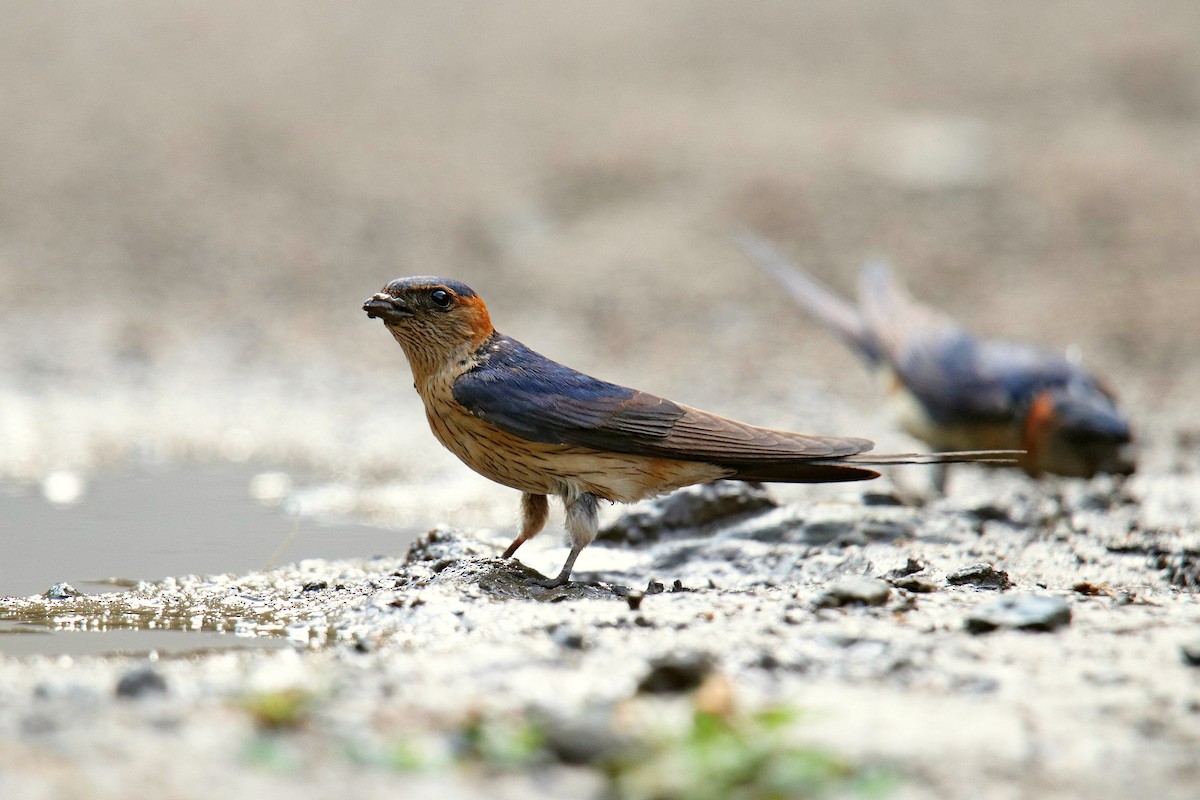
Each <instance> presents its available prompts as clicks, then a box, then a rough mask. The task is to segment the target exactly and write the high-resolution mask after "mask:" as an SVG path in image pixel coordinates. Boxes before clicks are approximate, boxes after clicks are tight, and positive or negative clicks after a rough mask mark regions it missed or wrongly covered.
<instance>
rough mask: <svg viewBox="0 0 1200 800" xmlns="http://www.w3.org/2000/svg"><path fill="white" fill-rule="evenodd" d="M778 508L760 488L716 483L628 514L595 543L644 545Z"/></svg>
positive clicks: (734, 483)
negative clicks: (671, 535)
mask: <svg viewBox="0 0 1200 800" xmlns="http://www.w3.org/2000/svg"><path fill="white" fill-rule="evenodd" d="M777 506H778V503H776V502H775V501H774V500H773V499H771V496H770V495H769V494H768V493H767V490H766V489H765V488H764V487H763V486H761V485H759V484H749V483H742V482H741V481H715V482H713V483H707V484H704V485H701V486H693V487H688V488H685V489H681V490H679V491H677V492H672V493H671V494H669V495H667V496H665V497H661V498H659V499H657V500H654V501H653V502H651V503H649V504H648V505H647V506H646V507H644V508H638V509H634V510H631V511H627V512H626V513H624V514H622V515H621V516H620V517H619V518H618V519H617V520H616V521H615V522H613V523H612V524H611V525H609V526H607V527H605V528H604V529H602V530H601V531H600V535H599V536H598V537H597V541H601V542H623V543H628V544H646V543H649V542H652V541H654V540H656V539H659V538H661V537H662V536H663V535H669V534H670V533H672V532H675V531H688V530H691V531H695V530H697V529H699V528H704V527H706V526H709V525H712V524H713V523H716V522H728V521H730V520H732V519H735V518H740V517H746V516H749V515H752V514H759V513H762V512H763V511H768V510H770V509H772V508H776V507H777Z"/></svg>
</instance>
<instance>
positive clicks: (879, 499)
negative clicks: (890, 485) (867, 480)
mask: <svg viewBox="0 0 1200 800" xmlns="http://www.w3.org/2000/svg"><path fill="white" fill-rule="evenodd" d="M862 501H863V505H865V506H906V505H908V503H906V502H904V498H903V497H901V496H900V494H899V493H898V492H880V491H873V492H863V496H862Z"/></svg>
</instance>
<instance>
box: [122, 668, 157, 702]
mask: <svg viewBox="0 0 1200 800" xmlns="http://www.w3.org/2000/svg"><path fill="white" fill-rule="evenodd" d="M166 691H167V681H166V679H165V678H163V676H162V675H159V674H158V673H157V672H155V671H154V669H153V668H151V667H139V668H138V669H134V670H130V671H129V672H126V673H125V674H124V675H122V676H121V680H119V681H117V697H125V698H131V699H132V698H135V697H146V696H147V695H151V694H165V693H166Z"/></svg>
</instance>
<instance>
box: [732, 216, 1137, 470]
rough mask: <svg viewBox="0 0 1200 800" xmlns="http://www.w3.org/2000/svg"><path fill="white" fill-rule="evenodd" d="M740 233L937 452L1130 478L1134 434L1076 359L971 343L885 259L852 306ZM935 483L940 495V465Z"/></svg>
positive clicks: (870, 269) (866, 272) (869, 273)
mask: <svg viewBox="0 0 1200 800" xmlns="http://www.w3.org/2000/svg"><path fill="white" fill-rule="evenodd" d="M736 238H737V241H738V244H739V245H740V246H741V248H742V249H743V250H744V251H745V252H746V253H747V254H748V255H749V256H750V257H751V258H753V259H754V260H755V261H756V262H757V263H758V264H759V265H760V266H761V267H762V268H763V269H764V270H766V272H767V273H769V274H770V275H771V276H772V277H774V278H775V279H776V280H778V281H779V283H781V284H782V285H783V287H784V288H785V289H786V290H787V291H788V293H790V294H791V296H792V297H793V298H794V299H795V300H796V302H798V303H799V304H800V305H801V306H803V307H804V308H806V309H807V310H808V311H809V312H810V313H812V314H813V315H814V316H816V317H817V318H818V319H819V320H821V322H823V323H825V325H827V326H828V327H829V328H830V329H831V330H832V331H833V332H834V333H835V334H837V336H838V337H840V338H841V339H842V340H843V341H844V342H846V343H847V344H848V345H849V346H850V347H851V348H852V349H853V350H855V351H856V352H857V353H858V354H859V355H861V356H862V357H863V358H865V359H866V360H867V361H869V362H870V363H871V364H872V365H873V366H874V367H876V368H878V369H879V370H880V371H881V372H882V374H883V377H884V378H885V380H886V383H887V386H888V389H889V392H890V393H891V395H892V397H893V398H894V399H895V401H896V405H897V406H898V412H899V417H900V423H901V426H902V427H903V428H904V430H905V431H906V432H908V433H909V434H911V435H912V436H914V437H916V438H918V439H920V440H921V441H923V442H925V443H927V444H928V445H930V446H931V447H933V448H936V449H980V448H998V449H1021V450H1024V451H1025V453H1024V454H1023V455H1021V456H1020V457H1019V459H1018V461H1019V465H1020V466H1021V467H1022V468H1023V469H1024V470H1025V472H1027V473H1028V474H1030V475H1033V476H1038V475H1041V474H1043V473H1052V474H1055V475H1065V476H1071V477H1082V478H1090V477H1092V476H1093V475H1095V474H1096V473H1098V472H1107V473H1114V474H1119V475H1127V474H1130V473H1132V472H1133V471H1134V467H1135V464H1134V460H1133V454H1132V444H1131V443H1132V440H1133V436H1132V434H1131V432H1130V427H1129V422H1128V420H1127V419H1126V418H1125V416H1124V415H1123V414H1122V413H1121V411H1120V410H1119V409H1118V408H1117V404H1116V399H1115V397H1114V396H1113V393H1112V392H1111V391H1110V390H1109V389H1108V387H1106V386H1105V385H1104V384H1103V383H1102V382H1101V381H1100V380H1098V379H1097V378H1096V377H1095V376H1093V375H1091V374H1090V373H1089V372H1087V371H1086V370H1085V369H1083V368H1082V367H1081V366H1079V364H1077V363H1075V362H1074V361H1072V360H1071V359H1068V358H1066V357H1065V356H1061V355H1058V354H1057V353H1053V352H1050V351H1048V350H1043V349H1039V348H1036V347H1031V346H1029V345H1024V344H1018V343H1014V342H1006V341H996V340H990V339H978V338H976V337H974V336H972V335H971V334H970V333H969V332H968V331H967V330H966V329H965V328H963V327H962V326H960V325H958V324H957V323H956V322H954V321H953V320H952V319H950V318H949V317H948V316H945V315H944V314H941V313H939V312H937V311H935V310H933V309H931V308H928V307H926V306H924V305H921V304H920V303H918V302H917V301H916V300H915V299H913V297H912V296H911V295H909V294H908V292H907V291H905V290H904V288H903V287H901V286H899V285H898V284H897V283H896V281H895V280H894V279H893V278H892V274H891V271H890V270H889V269H888V267H887V266H886V265H885V264H882V263H870V264H867V265H866V266H865V267H864V268H863V271H862V274H861V276H860V280H859V302H858V306H857V307H856V306H854V305H853V304H851V303H849V302H847V301H846V300H844V299H842V298H841V297H838V296H837V295H835V294H834V293H833V292H831V291H830V290H828V289H827V288H825V287H824V286H822V285H821V284H820V283H818V282H817V281H816V280H814V279H813V278H811V277H810V276H808V275H806V274H805V273H804V272H802V271H801V270H800V269H799V268H797V267H795V266H794V265H793V264H791V263H790V262H788V261H787V260H786V259H785V258H784V257H783V256H781V255H780V254H779V252H778V251H776V250H775V249H774V248H773V247H772V246H771V245H770V244H769V243H768V242H766V241H765V240H764V239H762V238H761V237H759V236H757V235H754V234H752V233H750V232H747V231H743V232H740V233H739V234H737V236H736ZM936 482H937V484H938V487H939V488H940V489H944V484H945V469H944V468H942V469H940V470H939V473H938V476H937V479H936Z"/></svg>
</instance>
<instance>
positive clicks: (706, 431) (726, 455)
mask: <svg viewBox="0 0 1200 800" xmlns="http://www.w3.org/2000/svg"><path fill="white" fill-rule="evenodd" d="M363 310H364V311H366V312H367V316H368V317H372V318H376V317H377V318H379V319H381V320H383V322H384V324H385V325H386V326H387V328H388V330H389V331H390V332H391V334H392V336H393V337H395V339H396V341H397V342H399V343H400V346H401V347H402V348H403V349H404V354H405V356H406V357H407V358H408V363H409V366H410V367H411V368H412V373H413V378H414V386H415V388H416V390H417V394H419V395H420V396H421V399H422V400H423V401H424V404H425V414H426V417H427V418H428V420H429V425H430V427H431V428H432V429H433V433H434V436H436V437H437V439H438V441H440V442H441V443H442V444H443V445H444V446H445V447H446V448H447V449H448V450H450V452H452V453H454V455H456V456H458V458H459V459H461V460H462V461H463V463H465V464H466V465H467V466H468V467H470V468H471V469H473V470H475V471H476V472H478V473H479V474H481V475H483V476H484V477H486V478H490V479H491V480H493V481H496V482H497V483H500V484H503V485H504V486H509V487H511V488H513V489H517V490H518V491H520V492H522V495H521V511H522V520H521V529H520V532H519V534H518V535H517V537H516V539H514V540H513V542H512V544H510V545H509V546H508V549H507V550H506V551H505V552H504V557H505V558H507V557H509V556H511V555H513V553H515V552H516V550H517V548H518V547H520V546H521V545H522V544H523V543H524V542H526V541H528V540H529V539H531V538H532V537H534V536H535V535H537V533H538V532H539V531H541V529H542V528H543V527H544V526H545V524H546V517H547V514H548V509H549V507H548V503H547V496H548V495H556V496H558V497H559V498H561V499H562V502H563V505H564V507H565V509H566V529H567V533H568V534H569V537H570V541H571V552H570V554H569V555H568V556H567V560H566V563H565V564H564V565H563V568H562V571H561V572H559V574H558V576H557V577H555V578H553V579H550V580H547V581H544V582H542V585H544V586H547V587H553V586H559V585H562V584H563V583H566V582H567V581H568V580H569V578H570V575H571V569H572V568H573V566H574V564H575V559H576V558H577V557H578V556H579V553H580V551H582V550H583V548H584V547H586V546H587V545H588V544H590V543H591V541H592V540H593V539H595V538H596V532H597V515H596V512H597V506H598V501H599V500H609V501H616V502H623V503H630V502H634V501H637V500H642V499H644V498H647V497H652V496H654V495H658V494H662V493H664V492H670V491H673V490H675V489H679V488H681V487H684V486H689V485H691V484H696V483H708V482H710V481H715V480H718V479H722V478H731V479H734V480H742V481H778V482H784V483H823V482H831V481H857V480H867V479H870V478H875V477H878V475H879V473H878V472H875V471H874V470H872V469H869V467H871V466H878V465H889V464H910V463H922V464H927V463H942V462H952V461H980V460H992V459H997V458H999V459H1004V458H1008V457H1009V456H1011V455H1012V453H1005V452H985V453H976V452H967V453H939V454H930V455H896V456H888V455H881V456H866V455H863V454H864V453H865V452H866V451H868V450H870V449H871V447H872V446H873V443H872V442H870V441H868V440H866V439H856V438H842V437H830V436H811V435H807V434H801V433H791V432H789V431H779V430H770V429H767V428H759V427H755V426H753V425H747V424H744V423H741V422H736V421H734V420H731V419H726V418H724V417H719V416H717V415H716V414H710V413H707V412H704V411H700V410H697V409H694V408H689V407H687V406H684V405H680V404H678V403H673V402H671V401H670V400H664V399H663V398H661V397H655V396H654V395H652V394H647V393H646V392H639V391H637V390H635V389H627V388H625V387H623V386H617V385H615V384H612V383H606V382H604V381H601V380H597V379H596V378H592V377H590V376H588V375H584V374H583V373H581V372H577V371H575V370H573V369H571V368H569V367H565V366H563V365H562V364H558V363H555V362H554V361H551V360H550V359H548V358H546V357H545V356H542V355H539V354H538V353H535V352H534V351H533V350H530V349H529V348H528V347H525V346H524V345H523V344H521V343H520V342H518V341H516V340H515V339H511V338H509V337H507V336H504V335H503V334H501V333H498V332H497V331H496V330H495V329H494V328H493V327H492V322H491V319H490V317H489V315H488V310H487V307H486V306H485V305H484V303H483V300H482V299H481V298H480V297H479V295H477V294H476V293H475V292H474V291H472V290H471V289H470V288H469V287H468V286H465V285H464V284H462V283H459V282H458V281H453V280H447V279H445V278H438V277H431V276H423V277H412V278H398V279H396V280H394V281H392V282H391V283H389V284H387V286H385V287H384V288H383V291H381V292H378V293H377V294H376V295H375V296H374V297H372V298H371V299H369V300H367V301H366V303H364V304H363ZM1008 460H1010V461H1011V458H1008Z"/></svg>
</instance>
